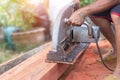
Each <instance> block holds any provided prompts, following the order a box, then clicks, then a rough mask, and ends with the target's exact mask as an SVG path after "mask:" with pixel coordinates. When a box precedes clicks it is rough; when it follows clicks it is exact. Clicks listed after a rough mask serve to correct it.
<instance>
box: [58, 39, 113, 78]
mask: <svg viewBox="0 0 120 80" xmlns="http://www.w3.org/2000/svg"><path fill="white" fill-rule="evenodd" d="M99 46H100V49H101V51H102V53H106V52H108V51H109V50H110V49H111V48H112V47H111V45H110V44H109V42H108V41H107V40H102V41H100V42H99ZM98 59H99V56H98V52H97V48H96V45H95V44H94V43H92V44H90V46H89V47H88V49H87V50H86V51H85V53H84V55H83V57H82V58H81V59H79V60H78V61H77V62H76V64H74V65H72V66H71V67H70V68H69V70H67V72H66V73H64V75H63V76H62V77H61V78H60V80H103V78H104V77H106V76H108V75H109V74H111V73H112V72H111V71H109V70H108V69H106V68H105V67H104V66H103V64H102V63H101V62H98V61H97V60H98ZM109 64H110V65H109V66H110V67H112V66H113V65H115V61H114V62H112V63H109ZM112 68H113V67H112Z"/></svg>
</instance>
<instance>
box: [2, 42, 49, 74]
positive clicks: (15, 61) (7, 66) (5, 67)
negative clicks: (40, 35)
mask: <svg viewBox="0 0 120 80" xmlns="http://www.w3.org/2000/svg"><path fill="white" fill-rule="evenodd" d="M46 46H47V44H44V45H42V46H39V47H37V48H35V49H32V50H30V51H28V52H26V53H24V54H22V55H20V56H18V57H16V58H14V59H11V60H10V61H7V62H4V63H2V64H0V75H1V74H2V73H4V72H6V71H8V70H9V69H11V68H12V67H14V66H16V65H18V64H20V63H21V62H22V61H24V60H26V59H27V58H29V57H31V56H33V55H34V54H36V53H37V52H38V51H40V50H42V49H43V48H44V47H46Z"/></svg>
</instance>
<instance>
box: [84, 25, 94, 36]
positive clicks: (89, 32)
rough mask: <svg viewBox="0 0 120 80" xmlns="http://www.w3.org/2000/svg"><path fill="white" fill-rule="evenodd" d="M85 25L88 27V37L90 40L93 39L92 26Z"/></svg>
mask: <svg viewBox="0 0 120 80" xmlns="http://www.w3.org/2000/svg"><path fill="white" fill-rule="evenodd" d="M83 24H84V25H86V26H87V28H88V35H89V37H90V38H93V30H92V25H91V24H87V23H83Z"/></svg>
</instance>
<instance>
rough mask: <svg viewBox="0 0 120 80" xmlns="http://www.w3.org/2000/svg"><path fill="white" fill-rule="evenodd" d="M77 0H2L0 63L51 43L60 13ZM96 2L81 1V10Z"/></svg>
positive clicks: (0, 3)
mask: <svg viewBox="0 0 120 80" xmlns="http://www.w3.org/2000/svg"><path fill="white" fill-rule="evenodd" d="M72 1H74V0H0V63H2V62H5V61H7V60H9V59H11V58H14V57H17V56H18V55H20V54H24V53H25V52H27V51H29V50H31V49H34V48H36V47H38V46H40V45H42V44H44V43H46V42H48V41H50V40H51V32H50V31H51V29H52V27H53V24H54V21H55V19H56V17H57V16H59V12H60V10H61V9H62V8H64V6H65V5H66V4H68V3H70V2H72ZM92 2H93V0H80V6H81V7H83V6H85V5H88V4H91V3H92Z"/></svg>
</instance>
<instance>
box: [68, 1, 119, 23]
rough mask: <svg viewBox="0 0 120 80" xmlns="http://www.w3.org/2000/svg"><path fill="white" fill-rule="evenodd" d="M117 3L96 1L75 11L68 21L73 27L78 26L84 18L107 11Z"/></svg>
mask: <svg viewBox="0 0 120 80" xmlns="http://www.w3.org/2000/svg"><path fill="white" fill-rule="evenodd" d="M119 2H120V1H119V0H97V1H95V2H94V3H93V4H90V5H88V6H85V7H83V8H80V9H79V10H77V11H75V12H74V13H73V14H72V15H71V17H70V18H69V20H70V21H71V22H72V23H73V24H75V25H80V24H82V22H83V21H84V17H85V16H88V15H90V14H94V13H98V12H101V11H104V10H107V9H109V8H110V7H112V6H114V5H116V4H118V3H119Z"/></svg>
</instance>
